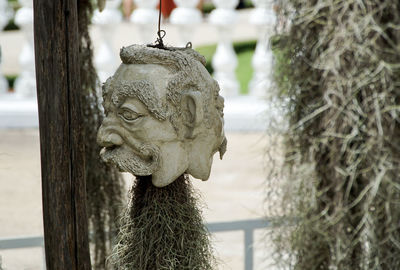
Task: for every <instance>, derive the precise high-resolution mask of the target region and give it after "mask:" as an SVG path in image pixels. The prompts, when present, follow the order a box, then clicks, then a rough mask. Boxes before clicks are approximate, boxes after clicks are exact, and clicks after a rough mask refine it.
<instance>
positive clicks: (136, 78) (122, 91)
mask: <svg viewBox="0 0 400 270" xmlns="http://www.w3.org/2000/svg"><path fill="white" fill-rule="evenodd" d="M171 76H172V75H171V72H170V71H169V70H168V69H166V68H164V67H163V66H160V65H155V64H121V65H120V67H119V68H118V70H117V71H116V72H115V74H114V76H112V77H111V78H109V79H108V80H107V82H106V83H105V85H104V86H103V97H104V99H105V100H109V101H111V102H112V103H113V104H114V105H115V106H117V107H118V106H120V105H121V104H122V103H123V102H124V101H125V99H126V98H136V99H138V100H140V101H141V102H142V103H144V105H146V107H147V108H148V109H149V110H150V111H151V112H152V113H155V114H156V115H158V118H162V119H164V117H165V113H164V112H163V111H164V108H163V107H164V106H163V104H165V103H166V91H167V85H168V81H169V80H170V78H171Z"/></svg>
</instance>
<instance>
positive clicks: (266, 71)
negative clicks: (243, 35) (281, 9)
mask: <svg viewBox="0 0 400 270" xmlns="http://www.w3.org/2000/svg"><path fill="white" fill-rule="evenodd" d="M252 1H253V3H254V5H255V7H256V8H255V9H254V10H253V11H252V13H251V15H250V19H249V21H250V23H251V24H253V25H255V26H256V27H257V30H258V31H257V32H258V33H259V37H258V42H257V46H256V50H255V52H254V56H253V59H252V66H253V70H254V73H253V78H252V79H251V81H250V83H249V90H250V91H249V92H250V94H251V95H254V96H258V97H265V96H268V90H269V88H270V87H271V74H272V60H273V55H272V52H271V49H270V46H269V38H270V37H271V35H272V32H273V28H274V25H275V23H276V16H275V13H274V11H273V2H274V1H273V0H252Z"/></svg>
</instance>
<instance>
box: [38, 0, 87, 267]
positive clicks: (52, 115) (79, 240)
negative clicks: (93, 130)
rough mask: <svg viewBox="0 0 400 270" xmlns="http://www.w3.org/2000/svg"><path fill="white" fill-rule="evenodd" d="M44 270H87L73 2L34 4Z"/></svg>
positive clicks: (40, 1) (45, 0) (51, 0)
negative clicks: (45, 266)
mask: <svg viewBox="0 0 400 270" xmlns="http://www.w3.org/2000/svg"><path fill="white" fill-rule="evenodd" d="M34 33H35V59H36V80H37V92H38V95H37V97H38V104H39V124H40V125H39V130H40V145H41V146H40V150H41V163H42V194H43V195H42V196H43V221H44V238H45V251H46V265H47V269H68V270H77V269H79V270H86V269H87V270H89V269H90V256H89V247H88V246H89V245H88V231H87V230H88V229H87V217H86V207H85V201H86V193H85V179H84V175H85V169H84V156H83V155H84V149H83V146H84V143H83V136H82V116H81V109H80V94H81V93H82V91H81V89H80V87H81V85H80V76H79V61H78V50H79V35H78V15H77V0H57V1H54V0H34Z"/></svg>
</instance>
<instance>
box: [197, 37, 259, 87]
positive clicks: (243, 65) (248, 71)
mask: <svg viewBox="0 0 400 270" xmlns="http://www.w3.org/2000/svg"><path fill="white" fill-rule="evenodd" d="M256 44H257V42H256V41H255V40H251V41H241V42H235V43H233V49H234V50H235V53H236V55H237V57H238V67H237V69H236V71H235V72H236V78H237V79H238V81H239V83H240V93H241V94H247V93H248V89H247V86H248V84H249V82H250V80H251V78H252V76H253V68H252V66H251V59H252V57H253V54H254V50H255V48H256ZM216 49H217V45H216V44H212V45H205V46H200V47H197V48H196V51H198V52H199V53H200V54H202V55H203V56H204V57H205V58H206V60H207V64H206V69H207V70H208V72H210V73H211V74H213V73H214V69H213V68H212V66H211V60H212V57H213V55H214V53H215V51H216Z"/></svg>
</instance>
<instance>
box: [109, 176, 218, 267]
mask: <svg viewBox="0 0 400 270" xmlns="http://www.w3.org/2000/svg"><path fill="white" fill-rule="evenodd" d="M130 196H131V199H130V203H129V207H128V208H127V210H126V211H125V214H124V216H123V218H122V221H121V229H120V232H119V243H118V245H117V246H116V248H115V250H114V252H113V256H112V262H113V264H114V265H115V266H116V268H117V269H120V270H128V269H129V270H135V269H137V270H160V269H174V270H180V269H187V270H189V269H190V270H196V269H198V270H200V269H201V270H207V269H214V267H213V266H214V264H215V260H214V257H213V255H212V249H211V245H210V242H209V233H208V231H207V229H206V227H205V226H204V224H203V220H202V216H201V211H200V208H199V206H198V196H197V194H196V192H195V191H194V190H193V187H192V185H191V183H190V181H189V178H188V176H184V175H182V176H180V177H179V178H178V179H177V180H175V181H174V182H173V183H171V184H170V185H168V186H166V187H163V188H158V187H155V186H153V184H152V183H151V176H149V177H138V179H137V180H136V182H135V184H134V186H133V187H132V189H131V191H130Z"/></svg>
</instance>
